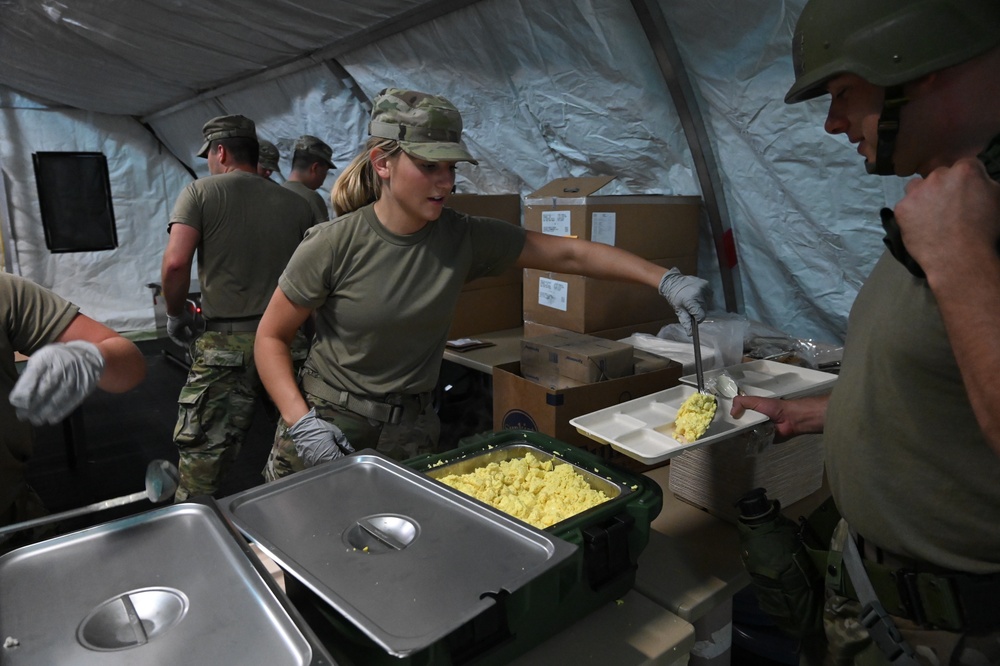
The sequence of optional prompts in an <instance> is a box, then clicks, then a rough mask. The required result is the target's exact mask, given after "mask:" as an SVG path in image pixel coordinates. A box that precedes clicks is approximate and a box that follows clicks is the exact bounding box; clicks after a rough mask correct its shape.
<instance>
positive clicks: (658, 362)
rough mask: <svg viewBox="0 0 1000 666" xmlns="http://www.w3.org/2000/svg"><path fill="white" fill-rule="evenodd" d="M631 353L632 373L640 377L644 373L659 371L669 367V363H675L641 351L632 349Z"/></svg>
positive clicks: (664, 357) (663, 357)
mask: <svg viewBox="0 0 1000 666" xmlns="http://www.w3.org/2000/svg"><path fill="white" fill-rule="evenodd" d="M632 352H633V355H632V362H633V367H634V372H635V374H637V375H641V374H642V373H644V372H653V371H655V370H660V369H661V368H666V367H669V366H670V364H671V363H676V361H671V360H670V359H669V358H667V357H666V356H660V355H659V354H654V353H652V352H648V351H645V350H642V349H635V348H633V349H632Z"/></svg>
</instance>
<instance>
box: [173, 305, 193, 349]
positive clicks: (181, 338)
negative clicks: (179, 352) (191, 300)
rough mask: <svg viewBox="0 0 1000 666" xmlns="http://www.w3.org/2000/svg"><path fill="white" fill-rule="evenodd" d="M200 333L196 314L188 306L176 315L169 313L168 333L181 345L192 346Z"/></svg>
mask: <svg viewBox="0 0 1000 666" xmlns="http://www.w3.org/2000/svg"><path fill="white" fill-rule="evenodd" d="M200 333H201V331H199V330H198V327H197V325H196V324H195V321H194V315H193V314H192V313H191V311H190V310H188V309H187V308H184V310H183V311H182V312H181V314H179V315H178V316H176V317H174V316H173V315H169V314H168V315H167V335H169V336H170V339H171V340H173V341H174V342H176V343H177V344H179V345H180V346H181V347H185V348H187V347H190V346H191V343H192V342H194V341H195V338H197V337H198V335H199V334H200Z"/></svg>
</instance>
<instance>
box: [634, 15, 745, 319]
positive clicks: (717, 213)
mask: <svg viewBox="0 0 1000 666" xmlns="http://www.w3.org/2000/svg"><path fill="white" fill-rule="evenodd" d="M632 8H633V9H634V10H635V13H636V16H637V17H638V19H639V23H641V24H642V29H643V31H644V32H645V33H646V39H648V40H649V45H650V47H652V49H653V55H654V56H655V57H656V62H657V64H658V65H659V67H660V72H661V74H663V80H664V81H665V82H666V84H667V90H668V91H669V92H670V96H671V98H672V99H673V102H674V106H675V107H676V108H677V114H678V116H680V120H681V127H682V128H683V129H684V136H685V138H686V139H687V142H688V146H689V148H690V149H691V156H692V158H693V159H694V164H695V170H696V172H697V174H698V182H699V184H700V186H701V192H702V197H703V198H704V201H705V211H706V213H707V215H708V222H709V228H710V229H711V232H712V240H713V242H714V243H715V255H716V258H717V260H718V262H719V273H720V276H721V278H722V291H723V295H724V297H725V303H726V311H727V312H740V311H742V310H743V298H742V294H741V293H740V290H739V280H738V279H737V276H738V266H737V261H736V245H735V242H734V240H733V237H732V227H731V225H730V224H729V213H728V210H727V208H726V202H725V199H724V198H723V197H722V196H721V194H722V183H721V180H720V178H719V169H718V164H717V163H716V160H715V155H714V153H713V152H712V146H711V144H710V143H709V141H708V132H707V130H706V128H705V123H704V119H703V118H702V116H701V114H700V113H699V111H698V105H697V98H696V96H695V91H694V88H693V87H692V86H691V82H690V80H689V79H688V77H687V72H686V71H685V69H684V63H683V61H682V60H681V55H680V51H678V49H677V45H676V43H675V42H674V38H673V35H672V34H671V32H670V28H669V26H668V25H667V21H666V18H665V17H664V16H663V12H662V11H661V10H660V6H659V4H658V2H657V0H632Z"/></svg>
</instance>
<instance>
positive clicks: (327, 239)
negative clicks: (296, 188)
mask: <svg viewBox="0 0 1000 666" xmlns="http://www.w3.org/2000/svg"><path fill="white" fill-rule="evenodd" d="M524 239H525V231H524V230H523V229H521V228H520V227H516V226H514V225H512V224H510V223H508V222H504V221H502V220H494V219H490V218H482V217H472V216H469V215H464V214H461V213H458V212H456V211H454V210H452V209H450V208H445V209H444V211H443V212H442V214H441V216H440V217H439V218H438V219H437V220H435V221H433V222H430V223H428V224H427V226H425V227H424V228H423V229H421V230H420V231H418V232H416V233H414V234H409V235H402V236H401V235H398V234H394V233H392V232H390V231H389V230H388V229H386V228H385V227H384V226H383V225H382V223H381V222H379V220H378V217H377V216H376V215H375V211H374V207H373V205H372V204H370V205H368V206H365V207H364V208H361V209H360V210H357V211H355V212H353V213H349V214H347V215H344V216H341V217H339V218H337V219H336V220H334V221H332V222H326V223H324V224H319V225H317V226H315V227H313V228H312V229H310V230H309V233H308V235H307V236H306V238H305V240H303V241H302V244H301V245H300V246H299V248H298V250H296V251H295V255H294V256H293V257H292V259H291V261H289V262H288V267H287V268H286V269H285V272H284V274H283V275H282V276H281V279H280V280H279V283H278V284H279V287H280V288H281V290H282V291H283V292H284V294H285V296H287V297H288V298H289V299H290V300H291V301H292V302H294V303H297V304H298V305H301V306H304V307H307V308H310V309H312V310H315V311H316V339H315V341H314V343H313V346H312V348H311V349H310V351H309V358H308V359H307V360H306V367H308V368H311V369H312V370H314V371H315V372H316V373H317V374H318V375H319V376H320V377H322V378H323V379H324V380H325V381H326V382H327V383H328V384H330V385H331V386H334V387H335V388H339V389H344V390H347V391H350V392H352V393H356V394H360V395H367V396H371V397H374V398H378V397H382V396H384V395H386V394H389V393H411V394H412V393H422V392H426V391H430V390H431V389H433V388H434V385H435V383H436V382H437V376H438V372H439V370H440V366H441V358H442V354H443V353H444V346H445V342H447V335H448V328H449V326H450V324H451V319H452V316H453V314H454V310H455V305H456V303H457V302H458V296H459V292H460V291H461V289H462V285H463V284H464V283H465V282H466V281H468V280H471V279H474V278H477V277H481V276H484V275H498V274H500V273H502V272H503V271H504V270H506V269H507V268H509V267H510V266H512V265H513V264H514V262H515V261H517V258H518V257H519V256H520V254H521V250H522V248H523V247H524Z"/></svg>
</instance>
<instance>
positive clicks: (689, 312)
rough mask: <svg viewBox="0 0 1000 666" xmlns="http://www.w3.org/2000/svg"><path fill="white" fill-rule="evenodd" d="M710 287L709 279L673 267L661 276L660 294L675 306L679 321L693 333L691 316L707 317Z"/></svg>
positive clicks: (696, 317)
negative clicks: (706, 303) (706, 306)
mask: <svg viewBox="0 0 1000 666" xmlns="http://www.w3.org/2000/svg"><path fill="white" fill-rule="evenodd" d="M709 293H710V287H709V284H708V281H707V280H702V279H701V278H699V277H694V276H693V275H684V274H683V273H681V272H680V271H679V270H677V269H676V268H671V269H670V270H669V271H667V272H666V273H664V274H663V277H662V278H660V295H661V296H663V297H664V298H665V299H667V301H668V302H669V303H670V305H671V306H673V308H674V312H675V313H676V314H677V321H679V322H680V325H681V326H683V327H684V330H685V331H686V332H687V334H688V335H691V318H694V319H696V320H697V321H702V320H703V319H704V318H705V302H706V301H707V300H708V296H709Z"/></svg>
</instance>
